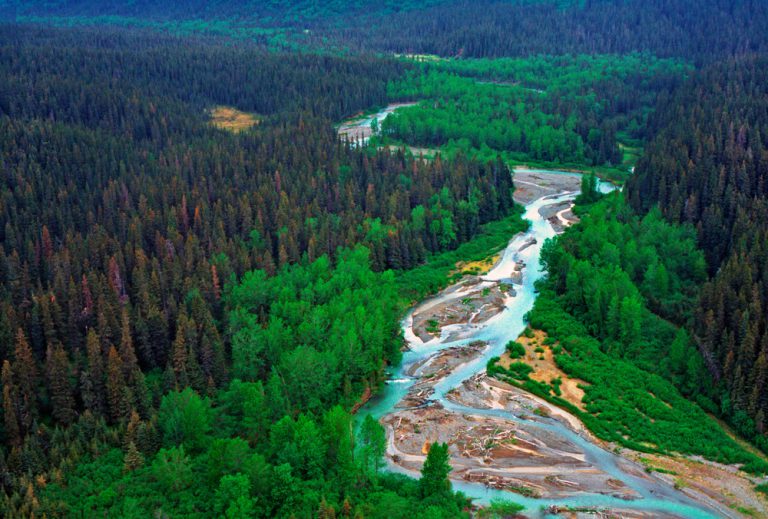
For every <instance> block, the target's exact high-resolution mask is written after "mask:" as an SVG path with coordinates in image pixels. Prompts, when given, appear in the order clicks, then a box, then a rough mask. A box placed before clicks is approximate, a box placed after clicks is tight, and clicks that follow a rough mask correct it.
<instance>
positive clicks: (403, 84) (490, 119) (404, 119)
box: [381, 55, 689, 179]
mask: <svg viewBox="0 0 768 519" xmlns="http://www.w3.org/2000/svg"><path fill="white" fill-rule="evenodd" d="M422 69H423V70H418V69H417V70H411V71H408V72H407V73H406V75H405V79H402V80H394V81H392V82H390V84H389V87H388V94H389V97H390V99H391V100H394V101H408V100H414V99H417V100H420V102H419V104H418V105H417V106H414V107H407V108H404V109H401V110H398V111H397V112H396V113H395V114H394V115H393V116H392V117H388V118H387V119H386V120H385V121H384V122H383V124H382V128H381V130H382V131H381V137H384V138H385V139H384V142H385V143H392V142H394V143H401V142H403V143H406V144H409V145H414V146H426V147H436V148H439V149H440V151H441V154H443V155H445V156H451V155H452V154H453V153H455V152H456V151H460V152H462V153H464V154H469V155H473V156H478V157H481V158H484V159H486V160H487V159H488V158H492V157H496V156H501V157H503V158H504V159H505V160H507V161H508V162H509V161H511V162H513V163H514V162H517V163H534V164H547V165H553V166H554V167H557V166H560V167H562V166H566V165H571V166H574V167H584V166H587V167H596V166H599V167H601V170H602V171H603V172H604V173H605V174H606V175H611V176H612V177H614V178H619V179H621V178H623V177H624V176H626V173H627V170H628V167H627V165H626V164H623V162H624V153H623V151H622V149H621V147H620V144H621V145H624V146H628V145H631V144H632V143H635V142H637V140H638V139H642V138H643V137H644V133H643V132H644V128H645V126H646V119H647V116H648V113H649V112H650V111H651V109H652V107H653V106H654V104H655V100H656V95H657V94H658V92H660V91H667V90H671V89H673V88H674V87H675V85H676V84H679V83H680V82H682V81H683V79H684V78H685V76H686V73H687V72H688V71H689V67H688V66H686V65H685V64H684V63H681V62H677V61H674V60H657V59H654V58H652V57H651V56H647V55H628V56H623V57H621V58H617V57H615V56H574V57H568V58H554V57H533V58H520V59H514V60H513V59H502V60H487V59H479V60H471V59H464V60H438V61H436V62H427V64H426V65H424V66H422ZM510 123H511V124H510ZM622 140H623V141H624V142H621V143H620V141H622Z"/></svg>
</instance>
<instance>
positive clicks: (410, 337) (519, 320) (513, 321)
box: [359, 173, 719, 519]
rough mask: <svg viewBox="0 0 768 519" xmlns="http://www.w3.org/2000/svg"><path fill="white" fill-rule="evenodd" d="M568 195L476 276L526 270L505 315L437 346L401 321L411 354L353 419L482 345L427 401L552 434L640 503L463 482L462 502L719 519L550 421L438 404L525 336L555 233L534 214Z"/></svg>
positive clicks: (385, 407) (459, 484)
mask: <svg viewBox="0 0 768 519" xmlns="http://www.w3.org/2000/svg"><path fill="white" fill-rule="evenodd" d="M563 174H567V175H576V176H578V174H574V173H563ZM601 189H602V190H604V191H609V190H611V189H613V187H612V186H610V184H608V185H601ZM575 196H576V193H565V194H562V195H559V196H554V197H544V198H542V199H539V200H536V201H534V202H532V203H531V204H529V205H527V206H526V213H525V217H526V218H527V219H528V220H529V221H530V222H531V227H530V229H529V230H528V231H527V232H526V233H524V234H523V235H520V236H518V237H516V238H514V239H513V240H512V241H511V242H510V244H509V245H508V247H507V249H506V250H505V251H504V254H503V256H502V259H501V260H500V261H499V263H498V264H497V265H496V267H494V269H493V270H492V271H491V272H490V273H489V274H488V275H486V276H484V277H483V279H484V280H489V281H497V280H499V279H504V278H508V277H509V275H510V272H511V271H512V268H513V266H514V265H515V263H516V262H517V261H520V260H522V261H524V262H525V263H526V268H525V270H524V276H523V284H522V286H516V287H515V289H516V291H517V295H516V296H515V297H514V298H510V299H509V300H508V302H507V304H506V308H505V310H504V311H502V312H501V313H500V314H499V315H497V316H495V317H494V318H492V319H491V320H489V321H487V322H486V323H484V324H483V325H482V326H473V325H456V326H452V327H449V328H450V330H448V331H446V330H445V329H444V333H443V334H442V336H441V337H440V338H439V339H435V340H432V341H430V342H428V343H423V342H422V341H421V340H419V339H418V338H417V337H416V336H415V335H414V334H413V331H412V329H411V325H412V317H411V316H412V312H410V313H409V314H408V315H406V316H405V318H404V319H403V323H402V324H403V332H404V336H405V338H406V340H407V341H408V343H409V347H410V349H409V350H408V351H406V352H405V353H404V354H403V361H402V363H401V365H400V366H399V367H398V368H396V369H394V371H393V373H392V375H391V380H390V383H389V384H388V385H387V386H386V388H385V389H384V390H383V391H382V392H381V394H379V395H378V396H377V397H375V398H374V399H372V400H371V401H370V402H369V403H368V404H367V405H366V406H365V407H363V409H362V410H361V411H360V414H359V416H365V415H366V414H371V415H373V416H374V417H375V418H377V419H380V418H382V417H383V416H385V415H388V414H390V413H392V412H393V411H394V410H395V409H394V407H395V405H396V404H397V403H398V402H399V401H400V400H401V399H402V398H403V397H404V396H406V394H407V393H408V390H409V388H410V387H411V386H412V385H413V383H414V382H415V379H414V378H412V377H409V376H408V375H406V374H405V373H406V370H407V368H408V367H409V366H410V365H412V364H413V363H415V362H419V361H421V360H424V359H426V358H429V357H430V356H432V355H434V354H435V352H437V351H439V350H441V349H443V348H447V347H451V346H456V345H461V344H468V343H470V342H474V341H477V340H481V341H485V342H487V343H488V345H489V347H488V348H486V350H485V351H484V352H483V354H482V355H481V356H479V357H478V358H477V359H475V360H473V361H471V362H468V363H466V364H464V365H461V366H460V367H458V368H457V369H456V370H455V371H454V372H453V373H451V374H450V375H448V376H447V377H445V378H444V379H442V380H441V381H440V382H438V383H437V384H436V385H435V392H434V395H433V396H432V399H433V400H435V401H436V402H439V403H440V404H442V405H443V406H444V407H445V409H447V410H449V411H452V412H456V413H461V414H471V415H486V416H494V417H498V418H503V419H505V420H510V421H514V422H517V423H525V424H526V426H527V427H528V428H529V429H533V430H535V429H540V430H542V431H548V432H549V433H554V434H557V435H559V436H561V437H562V438H563V439H564V440H566V441H568V442H571V443H573V444H575V445H577V446H578V447H579V448H581V449H582V450H583V452H584V453H585V455H586V460H587V461H588V462H589V463H591V464H592V465H594V466H595V467H597V468H598V469H600V470H601V471H603V472H605V473H606V474H609V475H610V476H611V477H612V478H614V479H617V480H621V481H623V482H624V483H625V484H626V485H627V486H628V487H629V488H631V489H633V490H635V491H636V492H637V493H638V494H639V495H640V496H641V499H638V500H634V501H627V500H623V499H620V498H616V497H612V496H606V495H602V494H588V493H584V494H579V495H576V496H574V497H568V498H562V499H533V498H526V497H523V496H520V495H518V494H513V493H510V492H505V491H502V490H494V489H490V488H487V487H486V486H485V485H482V484H480V483H469V482H466V481H453V487H454V489H455V490H459V491H462V492H464V493H465V494H466V495H468V496H470V497H473V498H475V502H477V503H480V504H485V503H488V502H490V501H491V500H492V499H508V500H512V501H515V502H518V503H520V504H522V505H524V506H525V507H526V512H525V513H526V514H528V515H529V516H530V517H544V516H545V514H544V512H543V508H545V507H547V506H548V505H551V504H554V505H559V506H571V507H596V508H621V509H630V510H638V511H640V510H642V511H647V512H650V513H654V512H656V513H664V514H666V515H674V516H679V517H685V518H696V519H698V518H702V519H703V518H710V517H719V516H718V515H716V514H715V513H714V512H712V511H711V510H708V509H706V508H704V507H703V505H701V504H698V503H696V502H695V501H694V500H692V499H691V498H689V497H687V496H686V495H684V494H683V493H681V492H679V491H677V490H675V489H674V488H672V487H671V486H669V485H668V484H666V483H664V482H662V481H660V480H657V479H655V478H653V479H646V478H638V477H636V476H633V475H631V474H627V473H626V472H624V471H623V470H622V469H621V468H620V467H619V465H618V464H617V462H618V461H619V459H620V458H619V457H618V456H616V455H615V454H613V453H611V452H608V451H606V450H604V449H602V448H600V447H599V446H597V445H595V444H594V443H592V442H590V441H589V440H588V439H586V438H584V437H582V436H580V435H579V434H578V433H576V432H574V431H572V430H571V429H570V428H568V427H567V426H565V425H563V424H562V423H561V422H559V421H557V420H554V419H543V418H536V419H535V420H527V419H523V418H520V417H518V416H516V415H514V414H512V413H510V412H508V411H504V410H499V409H476V408H470V407H466V406H463V405H460V404H457V403H454V402H452V401H450V400H448V399H447V398H445V396H446V393H447V392H448V391H450V390H451V389H452V388H455V387H457V386H459V385H460V384H461V383H462V382H463V381H464V380H466V379H468V378H470V377H472V376H473V375H475V374H476V373H478V372H481V371H483V370H484V369H485V366H486V364H487V362H488V360H489V359H490V358H491V357H494V356H500V355H501V354H502V353H503V352H504V348H505V345H506V343H507V342H508V341H510V340H513V339H516V338H517V337H518V336H519V335H520V334H521V333H522V331H523V330H524V328H525V320H524V316H525V314H526V313H527V312H528V311H530V310H531V308H532V307H533V304H534V301H535V299H536V292H535V289H534V284H535V283H536V281H538V280H539V279H541V277H542V276H543V275H544V272H543V270H542V267H541V263H540V253H541V246H542V245H543V243H544V241H545V240H546V239H547V238H551V237H553V236H555V231H554V229H553V228H552V226H551V225H550V224H549V222H548V221H547V220H546V219H545V218H542V217H541V215H540V214H539V209H540V208H541V207H543V206H546V205H550V204H557V203H560V202H563V201H568V200H572V199H573V198H574V197H575ZM531 238H535V239H536V243H535V244H533V245H530V246H528V247H526V248H525V249H524V250H522V251H520V250H519V249H520V248H521V246H522V245H523V244H525V243H527V242H528V241H530V240H531ZM448 297H451V298H454V297H456V295H455V293H454V294H452V295H450V296H436V297H434V298H431V299H429V300H426V301H424V302H422V303H421V305H420V307H421V308H422V309H423V308H424V306H425V305H426V306H431V305H435V304H438V303H440V302H441V301H442V300H444V299H446V298H448ZM457 329H460V330H461V331H463V332H465V333H463V334H462V336H463V338H462V339H461V340H451V339H449V338H448V337H447V336H448V335H451V334H450V333H448V332H452V331H456V330H457ZM390 440H391V438H390ZM625 464H626V462H625ZM388 467H389V470H392V471H394V472H401V473H406V474H410V475H413V476H418V474H414V473H412V472H409V471H407V470H405V469H403V468H401V467H399V466H397V465H395V464H393V463H392V462H391V461H390V460H388Z"/></svg>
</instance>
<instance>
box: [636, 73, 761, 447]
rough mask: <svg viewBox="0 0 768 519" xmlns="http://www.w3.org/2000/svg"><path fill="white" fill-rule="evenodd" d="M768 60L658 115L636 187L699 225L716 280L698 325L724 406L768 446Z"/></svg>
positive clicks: (640, 205) (673, 216) (715, 78)
mask: <svg viewBox="0 0 768 519" xmlns="http://www.w3.org/2000/svg"><path fill="white" fill-rule="evenodd" d="M766 65H768V62H766V60H765V59H764V58H749V59H740V60H733V61H728V62H725V63H722V64H718V65H715V66H712V67H710V68H708V69H706V70H704V71H702V72H701V73H700V74H698V75H697V77H696V78H695V79H694V80H692V82H691V83H690V84H688V85H686V86H685V87H684V88H682V89H681V90H680V91H679V93H678V94H677V95H676V96H675V97H674V98H672V99H670V100H669V101H668V102H667V104H665V105H662V106H661V107H660V109H659V110H658V111H657V112H656V113H657V116H656V117H655V118H654V119H653V122H652V127H653V131H654V132H655V133H656V134H657V135H658V137H657V138H656V139H655V140H654V141H653V142H652V143H651V144H650V145H649V147H648V151H647V153H646V155H645V156H644V157H643V159H642V160H641V161H640V162H639V164H638V174H637V176H636V177H634V178H633V179H632V180H631V182H630V183H629V185H628V194H629V199H630V201H631V202H632V204H633V206H634V207H635V208H637V209H638V210H640V211H648V210H649V209H650V208H651V207H653V206H654V205H656V204H658V205H659V207H660V208H661V211H662V212H663V214H664V215H665V216H666V217H667V218H668V219H669V220H670V221H672V222H679V223H689V224H692V225H693V226H695V227H696V230H697V231H698V238H699V243H700V245H701V248H702V250H703V251H704V253H705V257H706V260H707V265H708V270H709V272H710V274H712V275H713V278H712V279H711V281H710V282H709V283H707V284H706V285H705V286H704V287H703V288H702V291H701V297H700V300H699V302H698V306H697V309H696V312H695V319H694V325H693V326H692V331H693V332H694V334H695V336H696V338H697V340H698V341H699V345H700V349H701V353H702V355H703V356H704V358H705V359H706V363H707V367H708V368H709V371H710V373H711V374H712V376H713V377H714V378H715V380H716V381H718V382H719V386H718V387H719V389H720V391H721V395H720V406H721V409H722V412H723V413H724V414H725V415H726V416H729V417H730V418H731V420H732V421H733V422H734V423H735V424H736V425H737V427H738V429H739V430H740V431H741V432H742V434H744V435H746V436H753V435H754V434H755V433H759V436H758V437H757V438H756V439H757V441H758V442H759V443H760V444H761V445H762V446H765V445H766V440H765V437H764V436H763V433H765V432H766V426H767V425H768V423H766V414H767V413H768V385H767V383H768V371H766V366H768V364H766V362H768V357H767V356H768V330H767V329H766V327H767V326H768V321H766V311H765V308H766V305H768V257H766V245H768V228H766V222H767V221H768V148H767V144H766V135H768V73H767V72H766V70H767V69H766Z"/></svg>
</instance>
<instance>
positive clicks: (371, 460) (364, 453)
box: [360, 415, 387, 478]
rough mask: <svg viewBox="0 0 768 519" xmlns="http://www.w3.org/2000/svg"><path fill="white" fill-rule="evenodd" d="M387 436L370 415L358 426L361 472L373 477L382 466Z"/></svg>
mask: <svg viewBox="0 0 768 519" xmlns="http://www.w3.org/2000/svg"><path fill="white" fill-rule="evenodd" d="M386 449H387V436H386V432H385V431H384V427H382V426H381V424H380V423H379V422H378V421H377V420H376V419H375V418H374V417H372V416H371V415H367V416H366V417H365V419H364V420H363V423H362V425H361V426H360V454H361V458H360V463H361V467H362V469H363V472H364V473H366V474H369V475H371V476H373V477H374V478H375V477H376V475H377V474H378V473H379V469H380V468H381V467H382V466H383V464H384V453H385V452H386Z"/></svg>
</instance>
